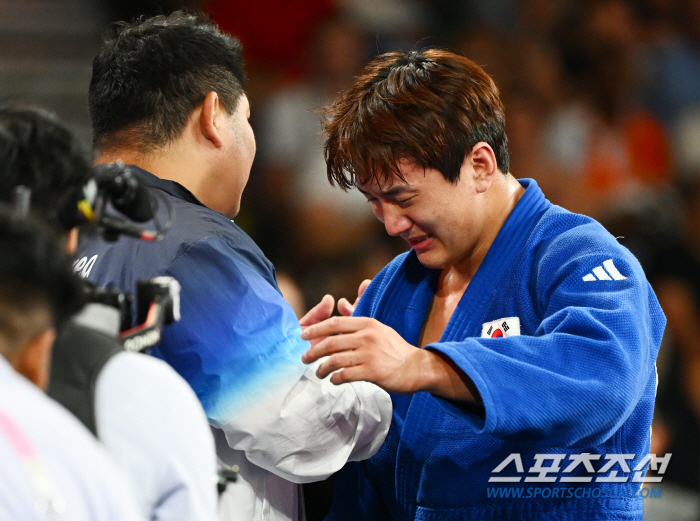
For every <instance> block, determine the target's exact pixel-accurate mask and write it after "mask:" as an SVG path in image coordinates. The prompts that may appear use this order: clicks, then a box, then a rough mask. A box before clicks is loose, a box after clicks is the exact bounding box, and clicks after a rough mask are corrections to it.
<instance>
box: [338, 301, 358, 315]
mask: <svg viewBox="0 0 700 521" xmlns="http://www.w3.org/2000/svg"><path fill="white" fill-rule="evenodd" d="M354 311H355V306H353V305H352V304H350V302H348V299H346V298H341V299H340V300H339V301H338V312H339V313H340V314H341V315H343V316H344V317H349V316H350V315H352V313H353V312H354Z"/></svg>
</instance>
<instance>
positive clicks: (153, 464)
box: [95, 352, 217, 521]
mask: <svg viewBox="0 0 700 521" xmlns="http://www.w3.org/2000/svg"><path fill="white" fill-rule="evenodd" d="M96 387H97V388H96V392H95V409H96V417H97V432H98V436H99V438H100V440H101V441H102V442H103V443H104V445H105V446H106V448H107V450H108V452H109V453H110V454H111V455H112V457H114V458H115V459H116V460H117V461H118V462H119V463H120V464H121V466H122V467H123V468H124V469H125V471H126V473H127V475H128V476H129V478H131V481H132V483H133V486H134V490H135V491H136V496H137V500H138V502H139V505H140V506H141V509H142V511H143V512H144V514H145V517H146V518H147V519H150V520H152V521H168V520H176V519H177V520H179V519H187V520H188V521H200V520H201V521H204V520H207V521H211V520H213V519H215V517H216V501H217V498H216V485H215V478H216V457H215V453H214V440H213V438H212V434H211V431H210V429H209V425H208V423H207V420H206V416H205V414H204V411H203V409H202V407H201V405H200V403H199V401H198V400H197V397H196V396H195V394H194V392H193V391H192V389H191V388H190V386H189V385H188V384H187V382H185V380H183V379H182V378H181V377H180V376H179V375H178V374H177V373H176V372H175V371H174V370H173V369H172V368H171V367H170V366H168V365H167V364H166V363H164V362H162V361H161V360H157V359H155V358H152V357H150V356H146V355H141V354H136V353H128V352H124V353H119V354H117V355H115V356H114V357H112V358H111V359H110V360H109V362H107V364H106V365H105V367H104V368H103V370H102V371H101V372H100V375H99V376H98V379H97V385H96Z"/></svg>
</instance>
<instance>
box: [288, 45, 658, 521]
mask: <svg viewBox="0 0 700 521" xmlns="http://www.w3.org/2000/svg"><path fill="white" fill-rule="evenodd" d="M326 112H327V119H326V121H325V123H324V129H325V132H326V137H327V140H326V142H325V145H324V146H325V153H326V160H327V164H328V175H329V178H330V180H331V182H335V183H337V184H339V185H341V186H342V187H345V188H350V187H355V186H356V187H357V188H358V189H359V190H360V191H361V192H363V193H364V194H365V195H366V197H367V200H368V201H369V204H370V206H371V207H372V210H373V212H374V214H375V215H376V217H377V218H378V219H379V220H380V221H382V222H383V223H384V225H385V227H386V230H387V232H388V233H389V234H390V235H394V236H400V237H403V238H404V239H406V241H408V242H409V244H410V246H411V251H410V252H408V253H405V254H403V255H400V256H398V257H397V258H396V259H394V260H393V261H392V262H391V263H390V264H389V265H387V266H386V267H385V268H384V269H383V270H382V271H381V272H380V273H379V274H378V275H377V276H376V277H375V278H374V280H373V281H372V283H371V285H370V286H369V287H368V288H367V290H366V291H365V293H364V294H363V295H362V297H361V298H360V300H359V303H358V304H357V307H356V309H355V312H354V314H355V316H353V317H334V318H331V319H329V320H327V321H324V322H321V323H319V324H316V325H312V326H310V327H308V328H304V332H303V335H302V336H303V337H304V338H307V339H309V340H318V339H323V340H321V341H320V342H317V343H315V345H314V346H313V347H312V348H311V349H310V350H309V351H308V352H307V353H306V354H305V355H304V360H305V361H306V362H309V363H311V362H313V361H314V360H317V359H318V358H319V357H324V356H329V358H327V359H326V360H325V361H324V362H323V363H322V364H321V365H320V367H319V368H318V376H319V377H325V376H326V375H328V374H331V373H333V374H332V376H331V380H332V381H333V382H335V383H338V384H340V383H343V382H351V381H356V380H366V381H370V382H374V383H376V384H377V385H379V386H380V387H382V388H384V389H386V390H387V391H389V392H390V393H391V397H392V400H393V404H394V411H393V422H392V425H391V429H390V431H389V434H388V436H387V438H386V440H385V442H384V444H383V446H382V448H381V449H380V450H379V451H378V453H377V454H376V455H375V456H373V457H372V458H370V459H368V460H367V461H365V462H361V463H352V464H348V465H346V466H345V468H344V469H343V470H342V471H341V472H340V473H339V474H338V475H337V480H336V493H335V499H334V505H333V508H332V510H331V513H330V514H329V516H328V518H327V519H329V520H334V521H335V520H348V521H349V520H358V519H362V520H388V519H394V520H408V519H417V520H418V519H420V520H448V519H449V520H460V521H461V520H482V519H493V520H521V519H537V520H557V521H561V520H567V519H571V520H573V519H576V520H582V519H583V520H591V519H601V520H602V519H625V520H628V519H629V520H632V519H634V520H641V519H642V499H641V498H640V497H636V491H637V490H638V489H639V488H640V486H641V483H640V482H638V481H637V482H634V481H633V479H634V478H635V476H633V473H632V472H631V470H632V469H634V468H635V467H639V468H638V470H639V473H638V474H637V475H636V477H637V478H639V476H641V477H643V476H644V474H645V472H646V469H647V467H648V465H647V463H648V458H647V461H646V462H645V456H647V454H648V451H649V435H650V424H651V418H652V413H653V409H654V394H655V387H656V375H655V360H656V355H657V352H658V348H659V343H660V341H661V336H662V333H663V329H664V324H665V318H664V316H663V313H662V311H661V309H660V308H659V304H658V303H657V300H656V298H655V296H654V294H653V292H652V290H651V288H650V286H649V284H648V283H647V281H646V279H645V277H644V273H643V272H642V269H641V267H640V265H639V263H638V262H637V260H636V259H635V258H634V257H633V256H632V255H631V254H630V252H629V251H627V250H626V249H625V248H623V247H621V246H620V245H619V244H618V243H617V241H616V240H615V238H614V237H612V236H611V235H610V234H609V233H607V232H606V230H605V229H604V228H603V227H602V226H601V225H600V224H598V223H597V222H596V221H594V220H593V219H590V218H588V217H586V216H583V215H575V214H572V213H570V212H567V211H566V210H564V209H563V208H560V207H557V206H554V205H552V204H551V203H550V202H549V201H547V199H545V197H544V195H543V194H542V192H541V191H540V189H539V188H538V186H537V183H535V181H533V180H532V179H522V180H516V179H515V178H514V177H513V176H512V175H511V174H510V173H509V167H508V151H507V147H506V144H507V141H506V134H505V130H504V126H505V117H504V109H503V105H502V103H501V101H500V99H499V92H498V90H497V88H496V86H495V84H494V82H493V81H492V79H491V78H490V77H489V76H488V75H487V74H486V73H485V72H484V71H483V70H482V69H481V68H479V67H478V66H477V65H476V64H474V63H473V62H471V61H470V60H468V59H466V58H464V57H461V56H458V55H455V54H452V53H450V52H447V51H442V50H426V51H424V52H412V53H410V54H408V55H406V54H401V53H389V54H385V55H382V56H379V57H378V58H376V59H375V60H373V61H372V62H371V63H370V64H369V65H367V67H366V68H365V69H364V70H363V72H362V73H361V74H360V75H359V76H358V77H357V79H356V80H355V82H354V83H353V84H352V85H351V86H350V88H349V89H347V90H346V91H344V93H343V94H342V95H341V96H340V97H339V98H338V99H337V100H336V102H335V103H334V104H333V105H332V106H330V107H328V108H327V109H326ZM329 335H335V336H329ZM581 454H583V456H582V455H581ZM630 455H631V456H630ZM611 462H612V463H611ZM606 465H608V467H607V468H605V466H606ZM628 467H629V468H628ZM601 471H602V472H601ZM492 477H496V478H502V477H506V478H507V479H506V480H505V481H507V482H508V483H505V485H508V486H509V487H511V488H512V490H509V494H511V493H512V494H511V495H509V496H508V497H505V496H503V497H501V498H498V497H496V498H494V497H493V496H494V494H497V492H496V493H494V492H493V490H491V491H490V492H489V487H492V488H493V486H494V482H493V481H491V482H489V480H491V478H492ZM571 478H574V479H573V480H572V479H571ZM600 478H604V479H600ZM496 481H498V479H497V480H496ZM496 484H497V483H496ZM501 485H504V483H501ZM577 487H578V488H577ZM518 489H520V492H518Z"/></svg>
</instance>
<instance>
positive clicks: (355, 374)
mask: <svg viewBox="0 0 700 521" xmlns="http://www.w3.org/2000/svg"><path fill="white" fill-rule="evenodd" d="M362 381H365V382H370V381H371V380H369V373H368V372H367V365H366V364H358V365H354V366H352V367H347V368H345V369H343V370H342V371H338V372H337V373H334V374H333V375H332V376H331V383H332V384H335V385H340V384H345V383H349V382H362Z"/></svg>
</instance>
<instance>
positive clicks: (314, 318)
mask: <svg viewBox="0 0 700 521" xmlns="http://www.w3.org/2000/svg"><path fill="white" fill-rule="evenodd" d="M334 305H335V299H334V298H333V296H332V295H325V296H324V297H323V298H322V299H321V302H319V303H318V304H316V305H315V306H314V307H313V308H311V309H310V310H309V312H308V313H307V314H306V315H304V316H303V317H301V320H299V324H301V325H302V327H303V326H310V325H312V324H318V323H319V322H322V321H324V320H326V319H327V318H330V316H331V315H332V314H333V306H334Z"/></svg>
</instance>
